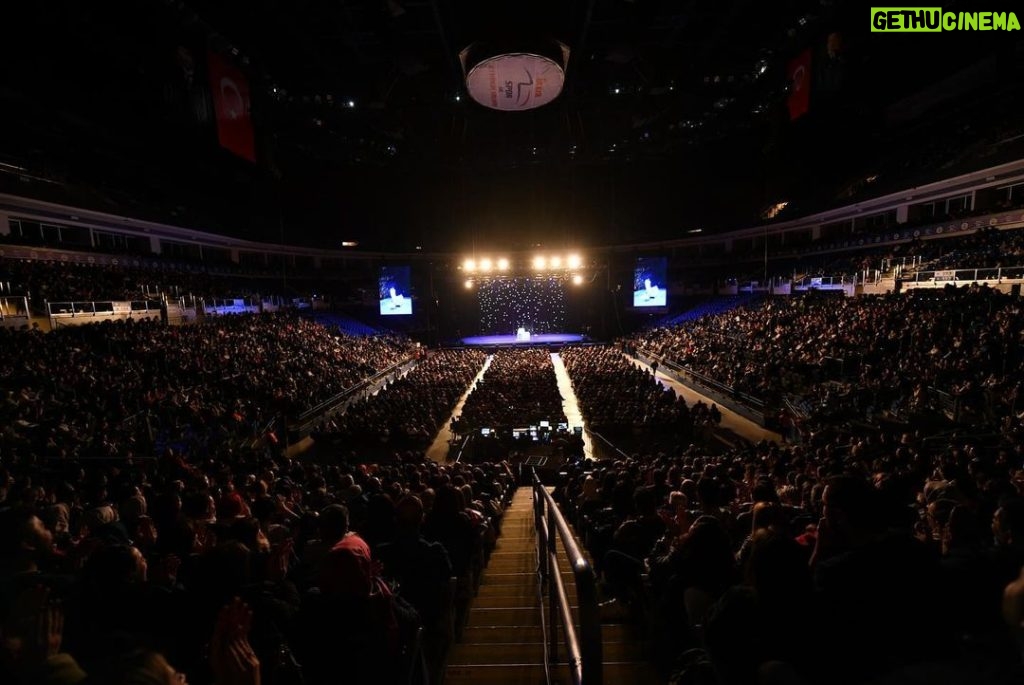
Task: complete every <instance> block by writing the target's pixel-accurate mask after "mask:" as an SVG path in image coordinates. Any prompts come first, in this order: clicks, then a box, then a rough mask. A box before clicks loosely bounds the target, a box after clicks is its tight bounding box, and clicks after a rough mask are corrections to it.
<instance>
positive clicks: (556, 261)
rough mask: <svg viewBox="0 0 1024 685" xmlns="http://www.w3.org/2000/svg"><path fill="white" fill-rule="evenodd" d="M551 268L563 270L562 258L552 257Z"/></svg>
mask: <svg viewBox="0 0 1024 685" xmlns="http://www.w3.org/2000/svg"><path fill="white" fill-rule="evenodd" d="M551 268H552V269H561V268H562V258H561V257H558V256H555V257H552V258H551Z"/></svg>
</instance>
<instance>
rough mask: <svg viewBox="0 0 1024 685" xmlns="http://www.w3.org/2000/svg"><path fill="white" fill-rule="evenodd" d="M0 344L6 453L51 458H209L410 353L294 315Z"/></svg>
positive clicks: (0, 413)
mask: <svg viewBox="0 0 1024 685" xmlns="http://www.w3.org/2000/svg"><path fill="white" fill-rule="evenodd" d="M0 337H2V338H3V344H2V345H0V360H2V363H0V387H2V390H3V394H4V397H3V403H2V406H0V422H2V424H3V429H2V434H0V449H3V450H4V451H7V452H8V453H13V454H34V455H36V456H37V457H39V458H43V459H68V458H79V457H83V458H84V457H90V458H97V457H98V458H131V457H133V456H139V457H141V456H148V455H151V454H153V452H154V450H155V449H157V448H161V447H171V448H173V449H175V450H177V451H187V450H194V451H198V452H203V451H206V450H209V449H210V448H211V445H215V444H216V445H219V444H229V443H231V442H233V441H235V440H236V439H237V438H245V437H252V436H253V432H254V431H256V430H259V427H262V426H264V425H266V424H267V423H269V421H271V420H272V419H275V418H278V417H279V418H281V419H284V420H287V419H289V418H292V417H294V416H295V415H297V414H299V413H301V412H303V411H305V410H307V409H309V408H311V407H313V406H315V405H316V404H318V403H319V402H322V401H324V400H326V399H328V398H329V397H331V396H333V395H336V394H338V393H340V392H342V391H344V390H347V389H349V388H351V387H353V386H355V385H357V384H358V383H360V382H361V381H362V380H363V379H364V378H367V377H369V376H372V375H373V374H375V373H377V372H378V371H381V370H383V369H386V368H388V367H389V366H391V365H392V364H395V363H396V362H398V361H400V360H402V359H404V358H407V357H409V356H410V355H411V354H412V353H413V351H414V346H413V343H411V342H410V341H408V340H407V339H404V338H400V337H396V336H377V337H359V338H356V337H350V336H346V335H344V334H341V333H340V332H339V331H337V330H333V329H330V328H326V327H324V326H321V325H319V324H316V323H313V322H310V321H307V320H305V319H302V318H299V317H296V316H293V315H289V314H280V315H241V316H226V317H220V318H218V319H216V320H215V321H210V322H207V323H203V324H199V325H193V326H164V325H161V324H159V323H157V322H137V321H129V322H125V323H103V324H95V325H89V326H72V327H65V328H60V329H58V330H57V331H55V332H53V333H48V334H44V333H41V332H39V331H20V332H11V331H9V330H3V331H0ZM281 428H282V426H279V427H278V431H280V429H281ZM278 437H279V436H278Z"/></svg>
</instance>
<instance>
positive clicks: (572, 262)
mask: <svg viewBox="0 0 1024 685" xmlns="http://www.w3.org/2000/svg"><path fill="white" fill-rule="evenodd" d="M566 263H567V264H568V265H569V268H570V269H578V268H580V264H582V263H583V260H582V259H580V256H579V255H578V254H571V255H569V259H567V260H566Z"/></svg>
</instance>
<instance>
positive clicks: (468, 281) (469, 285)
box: [464, 280, 473, 290]
mask: <svg viewBox="0 0 1024 685" xmlns="http://www.w3.org/2000/svg"><path fill="white" fill-rule="evenodd" d="M464 285H465V286H466V290H469V289H470V288H472V287H473V281H471V280H467V281H466V282H465V283H464Z"/></svg>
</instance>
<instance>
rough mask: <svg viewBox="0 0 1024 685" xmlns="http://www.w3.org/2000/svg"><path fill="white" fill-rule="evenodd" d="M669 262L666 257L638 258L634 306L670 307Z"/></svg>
mask: <svg viewBox="0 0 1024 685" xmlns="http://www.w3.org/2000/svg"><path fill="white" fill-rule="evenodd" d="M667 276H668V260H667V259H666V258H665V257H637V260H636V269H634V271H633V306H634V307H664V306H666V305H668V278H667Z"/></svg>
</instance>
